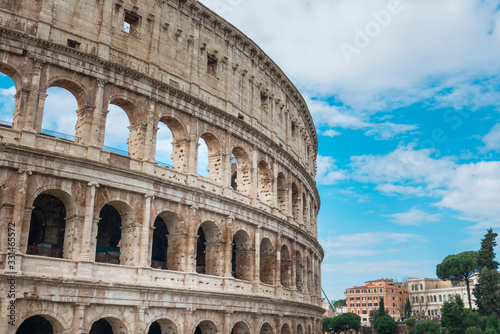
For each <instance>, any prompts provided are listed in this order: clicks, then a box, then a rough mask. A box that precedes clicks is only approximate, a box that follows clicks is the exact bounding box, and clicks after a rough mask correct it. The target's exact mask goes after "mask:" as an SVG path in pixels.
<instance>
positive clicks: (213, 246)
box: [196, 221, 224, 276]
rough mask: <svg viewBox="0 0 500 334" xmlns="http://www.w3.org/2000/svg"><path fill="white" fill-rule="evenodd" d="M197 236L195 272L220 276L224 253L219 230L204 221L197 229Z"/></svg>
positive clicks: (214, 225)
mask: <svg viewBox="0 0 500 334" xmlns="http://www.w3.org/2000/svg"><path fill="white" fill-rule="evenodd" d="M197 235H198V240H197V243H196V272H197V273H199V274H206V275H214V276H222V273H223V261H222V258H223V255H224V254H223V253H224V251H223V247H222V235H221V232H220V230H219V228H218V227H217V225H216V224H215V223H214V222H211V221H206V222H204V223H203V224H201V225H200V227H199V228H198V233H197Z"/></svg>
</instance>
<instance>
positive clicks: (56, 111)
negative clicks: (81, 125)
mask: <svg viewBox="0 0 500 334" xmlns="http://www.w3.org/2000/svg"><path fill="white" fill-rule="evenodd" d="M47 94H48V96H47V98H46V99H45V104H44V108H43V119H42V129H46V130H51V131H56V132H59V133H64V134H69V135H73V136H74V135H75V124H76V120H77V118H78V117H77V115H76V111H77V109H78V103H77V102H76V98H75V97H74V96H73V94H71V93H70V92H69V91H67V90H66V89H64V88H58V87H51V88H49V89H47Z"/></svg>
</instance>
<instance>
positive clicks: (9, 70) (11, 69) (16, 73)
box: [0, 59, 25, 91]
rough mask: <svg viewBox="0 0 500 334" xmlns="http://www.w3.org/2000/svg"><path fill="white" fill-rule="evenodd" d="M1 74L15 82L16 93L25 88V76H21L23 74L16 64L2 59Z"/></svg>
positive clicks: (0, 63)
mask: <svg viewBox="0 0 500 334" xmlns="http://www.w3.org/2000/svg"><path fill="white" fill-rule="evenodd" d="M0 72H2V73H3V74H5V75H6V76H8V77H9V78H11V79H12V81H14V85H15V86H16V91H17V90H19V89H20V88H22V87H24V86H25V85H24V83H23V76H22V75H21V73H22V72H21V71H20V70H19V68H18V67H17V66H16V65H15V64H14V63H12V62H10V61H8V60H7V61H6V60H5V59H2V61H1V62H0Z"/></svg>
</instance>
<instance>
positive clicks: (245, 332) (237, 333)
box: [231, 321, 250, 334]
mask: <svg viewBox="0 0 500 334" xmlns="http://www.w3.org/2000/svg"><path fill="white" fill-rule="evenodd" d="M249 333H250V329H249V328H248V325H247V324H246V323H245V322H244V321H239V322H237V323H236V324H234V326H233V329H231V334H249Z"/></svg>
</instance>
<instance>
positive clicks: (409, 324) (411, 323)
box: [405, 317, 417, 328]
mask: <svg viewBox="0 0 500 334" xmlns="http://www.w3.org/2000/svg"><path fill="white" fill-rule="evenodd" d="M416 323H417V322H416V321H415V318H414V317H411V318H409V319H408V320H406V322H405V325H406V327H410V328H413V327H415V324H416Z"/></svg>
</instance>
